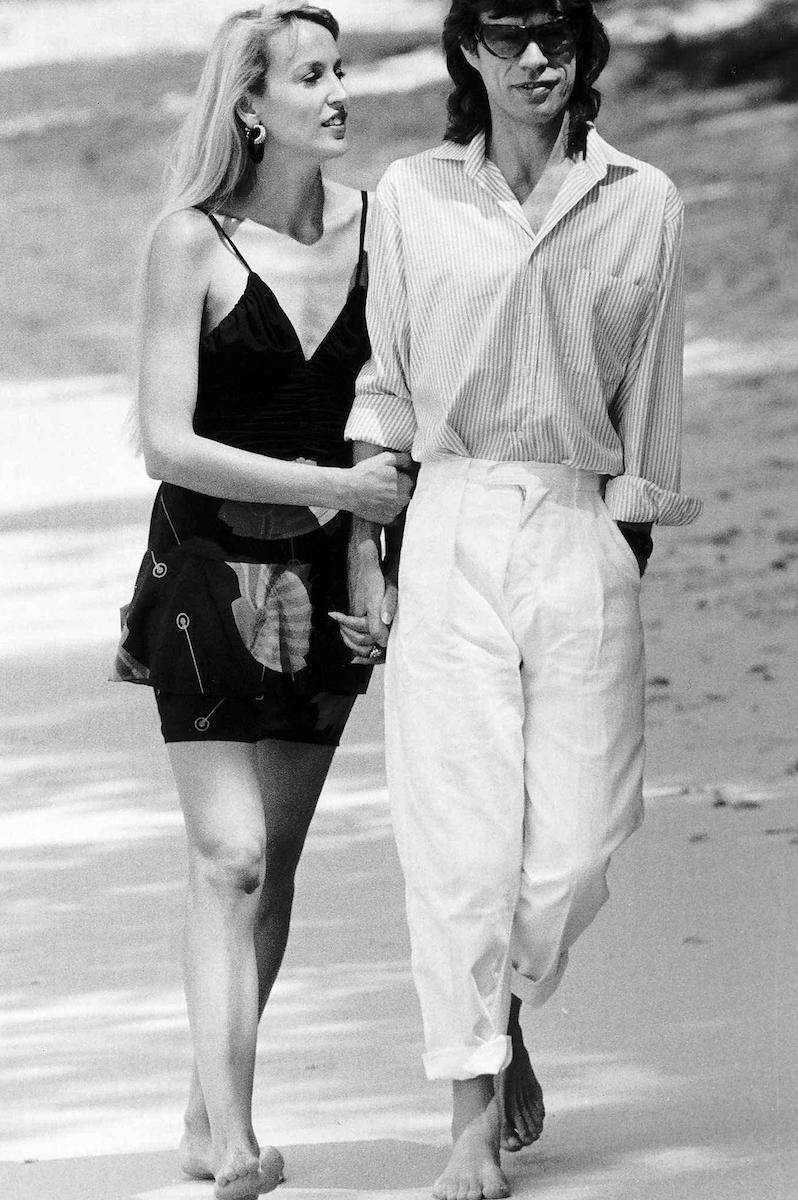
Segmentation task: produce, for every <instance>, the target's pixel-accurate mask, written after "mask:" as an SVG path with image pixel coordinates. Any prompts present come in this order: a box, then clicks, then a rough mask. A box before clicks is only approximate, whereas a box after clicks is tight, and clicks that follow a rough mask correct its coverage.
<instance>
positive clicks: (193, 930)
mask: <svg viewBox="0 0 798 1200" xmlns="http://www.w3.org/2000/svg"><path fill="white" fill-rule="evenodd" d="M168 749H169V756H170V760H171V763H172V769H173V771H174V776H175V780H176V782H177V788H178V793H179V795H180V802H181V805H182V807H183V814H184V818H185V823H186V833H187V836H188V859H189V877H188V889H187V902H186V924H185V937H184V972H185V986H186V999H187V1003H188V1013H189V1022H190V1025H191V1033H192V1040H193V1043H194V1051H195V1056H196V1062H197V1067H198V1071H199V1078H200V1079H201V1080H202V1090H203V1095H204V1097H205V1101H206V1105H207V1113H208V1127H209V1131H210V1135H211V1146H210V1163H209V1167H210V1170H211V1172H212V1174H213V1175H214V1177H215V1179H216V1195H217V1197H219V1200H251V1198H254V1197H256V1196H257V1195H259V1194H260V1193H261V1192H264V1191H268V1190H270V1189H271V1188H272V1187H274V1186H275V1185H276V1184H277V1182H278V1180H279V1171H278V1172H277V1173H276V1174H274V1172H272V1174H274V1178H267V1177H266V1175H265V1174H264V1172H263V1171H262V1170H261V1166H260V1150H259V1146H258V1142H257V1139H256V1137H255V1134H254V1131H253V1129H252V1083H253V1075H254V1067H255V1040H256V1036H257V1025H258V975H257V965H256V961H255V945H254V928H255V919H256V914H257V909H258V904H259V900H260V889H261V884H262V882H263V873H264V862H265V844H266V831H265V822H264V816H263V805H262V801H261V794H260V784H259V777H258V767H257V756H256V751H255V748H254V747H253V746H250V745H247V744H244V743H239V742H212V743H206V744H201V745H200V744H197V743H187V742H180V743H172V744H170V745H169V747H168Z"/></svg>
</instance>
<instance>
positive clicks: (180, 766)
mask: <svg viewBox="0 0 798 1200" xmlns="http://www.w3.org/2000/svg"><path fill="white" fill-rule="evenodd" d="M337 37H338V25H337V23H336V21H335V20H334V18H333V17H332V16H331V15H330V14H329V13H328V12H326V11H325V10H322V9H318V8H314V7H311V6H309V5H303V4H301V3H300V4H295V5H292V6H289V5H279V4H271V5H264V6H259V7H258V8H255V9H250V10H247V11H244V12H240V13H237V14H234V15H233V16H231V17H229V18H228V19H227V20H226V21H225V22H224V24H223V25H222V27H221V29H220V31H219V33H218V35H217V37H216V40H215V42H214V44H213V46H212V48H211V51H210V54H209V57H208V61H207V64H206V66H205V70H204V72H203V75H202V78H201V81H200V85H199V89H198V93H197V96H196V99H195V102H194V105H193V107H192V111H191V113H190V115H189V117H188V119H187V121H186V123H185V126H184V128H183V131H182V133H181V136H180V143H179V151H178V155H177V159H176V164H175V170H174V183H173V188H172V199H171V201H170V203H169V205H168V208H167V214H166V216H165V217H164V218H163V219H162V220H161V222H160V224H159V225H158V227H157V229H156V231H155V234H154V237H153V241H152V247H151V250H150V256H149V262H148V267H147V276H146V288H145V301H144V321H143V339H142V356H141V376H140V421H141V434H142V443H143V450H144V457H145V462H146V466H147V471H148V473H149V474H150V475H151V476H153V477H154V478H157V479H161V480H163V481H164V482H163V484H162V486H161V488H160V490H159V492H158V495H157V497H156V501H155V506H154V510H153V516H152V524H151V529H150V540H149V547H148V550H147V553H146V554H145V556H144V561H143V563H142V567H141V571H140V573H139V577H138V580H137V583H136V588H135V592H134V598H133V601H132V603H131V605H130V606H129V607H128V609H127V610H124V625H123V636H122V642H121V645H120V651H119V660H118V673H119V675H120V677H121V678H125V679H128V680H132V681H135V682H139V683H147V684H149V685H151V686H152V687H153V688H154V689H155V697H156V700H157V704H158V708H159V712H160V717H161V726H162V730H163V734H164V738H165V740H166V742H167V744H168V751H169V756H170V760H171V765H172V769H173V771H174V776H175V780H176V783H177V788H178V792H179V795H180V801H181V805H182V808H183V812H184V816H185V824H186V831H187V834H188V849H189V887H188V903H187V919H186V932H185V952H184V958H185V979H186V995H187V1001H188V1010H189V1019H190V1024H191V1031H192V1039H193V1044H194V1051H195V1070H194V1076H193V1080H192V1083H191V1090H190V1096H189V1101H188V1108H187V1112H186V1128H185V1135H184V1138H183V1143H182V1148H181V1149H182V1165H183V1167H184V1169H185V1170H186V1172H187V1173H188V1174H190V1175H192V1176H195V1177H201V1178H210V1177H214V1178H215V1179H216V1196H217V1197H218V1198H219V1200H250V1198H251V1197H254V1196H256V1195H258V1194H260V1193H262V1192H265V1191H269V1190H270V1189H271V1188H273V1187H274V1186H275V1185H276V1183H277V1182H278V1181H279V1178H280V1171H281V1166H282V1160H281V1158H280V1156H279V1154H278V1152H277V1151H266V1153H262V1151H261V1149H260V1147H259V1145H258V1142H257V1140H256V1138H255V1134H254V1132H253V1129H252V1122H251V1102H252V1085H253V1071H254V1060H255V1043H256V1032H257V1023H258V1019H259V1016H260V1013H261V1012H262V1011H263V1007H264V1005H265V1003H266V1001H267V999H268V996H269V992H270V990H271V987H272V985H273V983H274V980H275V978H276V975H277V972H278V970H279V967H280V962H281V959H282V955H283V951H284V949H285V944H286V938H287V935H288V924H289V918H290V912H291V902H292V897H293V880H294V872H295V869H296V866H297V863H298V860H299V857H300V854H301V851H302V846H303V843H304V840H305V835H306V832H307V829H308V825H309V822H310V820H311V817H312V815H313V812H314V809H315V806H316V802H317V800H318V796H319V793H320V790H321V787H322V784H323V783H324V779H325V777H326V775H327V771H328V769H329V766H330V763H331V760H332V757H333V754H334V750H335V746H336V745H337V743H338V740H339V738H340V735H341V732H342V730H343V727H344V724H345V722H346V719H347V717H348V715H349V712H350V710H351V707H352V704H353V703H354V698H355V696H356V695H357V694H358V693H359V692H363V691H365V689H366V686H367V681H368V674H369V668H368V667H364V666H362V665H356V664H353V663H352V662H351V661H350V656H349V655H348V653H347V651H346V649H345V647H344V646H343V643H342V642H341V640H340V637H339V635H338V631H337V626H336V625H335V622H334V621H333V620H332V619H331V618H330V617H329V616H328V612H329V611H330V610H340V609H345V608H346V603H347V602H346V543H347V539H348V525H349V519H350V518H349V514H350V513H356V514H358V515H360V516H363V517H366V518H370V519H372V520H375V521H381V522H383V523H384V522H388V521H391V520H392V519H393V518H395V517H396V516H397V514H398V513H399V512H400V511H401V510H402V509H403V508H404V506H405V505H406V503H407V500H408V498H409V491H410V484H409V481H408V479H407V477H406V475H405V474H403V473H402V472H401V471H400V470H398V468H399V467H403V466H404V465H405V463H404V461H403V459H402V457H401V456H398V455H394V454H384V455H382V456H380V457H379V458H378V459H376V460H370V461H369V462H368V463H365V464H362V465H358V466H355V467H352V466H351V465H350V459H349V458H348V452H347V449H346V447H345V444H344V441H343V436H342V435H343V427H344V423H345V420H346V416H347V413H348V410H349V406H350V403H351V400H352V395H353V389H354V381H355V377H356V376H357V373H358V370H359V369H360V367H361V366H362V364H363V363H364V362H365V360H366V358H367V356H368V342H367V337H366V332H365V321H364V306H365V254H364V234H365V225H366V196H365V194H361V193H358V192H354V191H352V190H351V189H349V188H345V187H342V186H340V185H336V184H332V183H329V182H326V181H323V179H322V175H321V165H322V164H323V163H324V162H326V161H327V160H328V159H333V158H337V157H339V156H340V155H341V154H343V153H344V152H345V151H346V148H347V134H346V118H347V112H346V99H347V97H346V92H345V90H344V86H343V83H342V76H343V72H342V70H341V63H340V58H339V55H338V50H337V46H336V39H337ZM372 657H373V659H374V660H376V659H377V658H378V657H379V651H378V650H375V652H374V654H373V656H372Z"/></svg>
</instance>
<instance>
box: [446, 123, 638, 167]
mask: <svg viewBox="0 0 798 1200" xmlns="http://www.w3.org/2000/svg"><path fill="white" fill-rule="evenodd" d="M432 157H433V158H440V159H447V160H450V161H452V162H462V163H463V164H464V165H465V171H466V174H467V175H469V176H471V178H473V177H474V176H476V175H478V174H479V172H480V171H481V170H482V168H483V167H484V165H485V134H484V133H482V132H480V133H478V134H477V135H476V137H474V138H472V139H471V141H470V142H468V143H467V144H466V145H464V146H463V145H460V144H459V143H457V142H443V143H442V144H441V145H440V146H438V147H437V149H436V150H433V152H432ZM581 163H582V165H583V166H584V167H586V168H587V171H588V172H589V174H590V175H592V176H593V178H594V179H596V180H599V179H603V178H604V176H605V175H606V174H607V170H608V168H609V167H611V166H630V165H631V160H630V159H629V158H628V157H627V155H625V154H621V152H620V151H619V150H616V149H615V148H614V146H611V145H610V144H609V142H605V141H604V138H603V137H601V135H600V134H599V133H597V132H596V130H595V129H594V128H593V126H592V125H591V127H590V128H589V129H588V133H587V153H586V155H585V158H584V159H582V160H581Z"/></svg>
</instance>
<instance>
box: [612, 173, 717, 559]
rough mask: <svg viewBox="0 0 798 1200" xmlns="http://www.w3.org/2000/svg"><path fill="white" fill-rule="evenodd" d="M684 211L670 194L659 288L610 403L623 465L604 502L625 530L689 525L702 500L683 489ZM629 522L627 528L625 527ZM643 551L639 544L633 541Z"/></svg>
mask: <svg viewBox="0 0 798 1200" xmlns="http://www.w3.org/2000/svg"><path fill="white" fill-rule="evenodd" d="M682 213H683V209H682V203H681V200H680V199H679V196H678V195H677V193H676V192H675V190H672V191H671V192H670V194H669V196H668V198H667V200H666V207H665V215H664V221H663V234H662V243H661V247H660V261H659V273H658V282H657V288H656V291H655V292H654V294H653V296H652V298H651V302H650V304H649V307H648V312H647V314H646V317H645V319H644V321H643V323H642V326H641V329H640V331H639V332H638V335H637V337H636V339H635V343H634V346H633V348H632V353H631V356H630V362H629V368H628V370H627V372H626V375H625V376H624V379H623V381H622V383H621V385H620V387H619V389H618V392H617V394H616V396H615V399H614V401H613V404H612V409H611V415H612V418H613V423H614V424H615V427H616V429H617V430H618V435H619V437H620V439H621V442H622V444H623V452H624V471H623V474H622V475H618V476H616V477H615V478H613V479H611V480H610V481H609V482H608V484H607V491H606V496H605V499H606V502H607V506H608V508H609V510H610V512H611V514H612V516H613V517H614V518H615V520H616V521H617V522H618V524H619V526H620V527H621V531H622V532H623V533H624V536H626V537H627V540H629V538H628V533H627V529H631V530H632V531H635V530H636V531H638V532H642V534H643V537H644V538H645V537H647V536H649V532H648V531H647V530H646V528H645V527H646V526H648V527H649V530H650V525H651V523H652V522H655V523H659V524H663V525H687V524H689V523H690V522H691V521H693V520H695V518H696V517H697V516H698V513H699V512H700V509H701V505H700V502H699V501H697V500H694V499H692V498H691V497H689V496H685V495H683V494H681V493H680V491H679V484H680V465H681V421H682V375H683V352H684V289H683V280H682V274H683V271H682V261H683V252H682V226H683V216H682ZM624 526H626V528H624ZM632 549H633V550H634V551H635V553H636V554H637V553H638V550H637V548H636V547H635V545H632Z"/></svg>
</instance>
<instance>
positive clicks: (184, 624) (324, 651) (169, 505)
mask: <svg viewBox="0 0 798 1200" xmlns="http://www.w3.org/2000/svg"><path fill="white" fill-rule="evenodd" d="M349 529H350V519H349V515H348V514H347V513H340V512H333V511H330V510H326V509H310V508H300V507H298V506H283V505H266V504H244V503H238V502H232V501H223V500H219V499H215V498H214V497H210V496H202V495H200V494H199V493H195V492H191V491H188V490H187V489H185V488H178V487H176V486H174V485H172V484H163V485H162V486H161V488H160V489H159V491H158V495H157V496H156V499H155V504H154V507H153V514H152V520H151V523H150V534H149V539H148V547H147V551H146V553H145V555H144V558H143V560H142V563H141V568H140V570H139V573H138V577H137V579H136V583H135V586H134V590H133V597H132V600H131V601H130V603H129V604H126V605H125V606H124V608H123V609H122V635H121V639H120V642H119V647H118V650H117V656H116V662H115V665H114V673H113V677H114V678H115V679H118V680H125V681H128V682H132V683H142V684H149V685H150V686H152V687H154V688H156V689H157V690H158V691H162V692H165V693H172V694H178V695H206V696H214V697H219V696H239V697H253V698H254V697H263V696H267V697H268V698H269V701H270V705H272V706H274V705H276V706H277V708H278V709H279V707H280V704H281V702H284V704H285V706H286V707H288V708H291V707H292V706H295V705H296V703H297V702H301V701H302V700H303V699H305V698H308V699H310V698H311V697H314V696H317V695H318V694H319V693H320V692H329V693H332V694H335V695H343V696H347V695H357V694H358V693H361V692H365V690H366V688H367V686H368V680H369V676H370V673H371V668H369V667H361V666H353V664H352V663H351V661H350V660H351V655H350V653H349V651H348V650H347V649H346V647H345V646H344V644H343V642H342V640H341V637H340V633H339V631H338V626H337V625H336V623H335V622H334V621H333V620H332V619H331V618H330V617H329V615H328V614H329V612H330V611H332V610H342V611H346V610H347V606H348V598H347V579H346V558H347V543H348V538H349Z"/></svg>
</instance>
